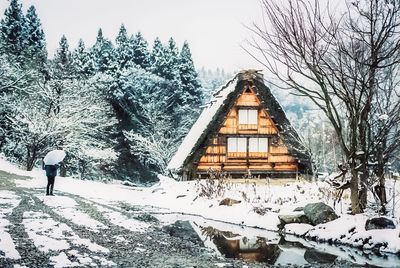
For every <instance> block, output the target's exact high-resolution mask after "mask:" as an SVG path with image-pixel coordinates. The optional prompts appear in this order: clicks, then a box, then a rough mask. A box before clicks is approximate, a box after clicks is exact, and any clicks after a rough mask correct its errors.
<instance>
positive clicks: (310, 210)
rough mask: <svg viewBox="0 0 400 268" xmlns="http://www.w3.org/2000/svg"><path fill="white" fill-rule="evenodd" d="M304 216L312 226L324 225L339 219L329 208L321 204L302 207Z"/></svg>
mask: <svg viewBox="0 0 400 268" xmlns="http://www.w3.org/2000/svg"><path fill="white" fill-rule="evenodd" d="M304 214H305V215H306V217H307V218H308V219H309V220H310V222H311V224H312V225H317V224H321V223H326V222H329V221H333V220H336V219H337V218H339V217H338V215H336V213H335V211H334V210H333V209H332V208H331V207H330V206H328V205H326V204H325V203H322V202H319V203H311V204H307V205H306V206H305V207H304Z"/></svg>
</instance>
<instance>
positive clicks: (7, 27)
mask: <svg viewBox="0 0 400 268" xmlns="http://www.w3.org/2000/svg"><path fill="white" fill-rule="evenodd" d="M21 8H22V5H21V4H19V3H18V0H11V1H10V6H9V7H8V8H7V9H6V10H5V12H4V18H3V19H2V20H1V22H0V38H1V39H2V40H3V41H4V43H5V48H6V52H10V53H12V54H14V55H17V56H20V55H22V53H23V50H24V47H25V40H24V38H25V32H24V29H25V28H24V23H25V17H24V14H23V13H22V9H21Z"/></svg>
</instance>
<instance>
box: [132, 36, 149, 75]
mask: <svg viewBox="0 0 400 268" xmlns="http://www.w3.org/2000/svg"><path fill="white" fill-rule="evenodd" d="M130 42H131V46H132V50H133V58H132V60H133V62H134V63H135V64H136V65H138V66H140V67H141V68H143V69H145V70H148V69H149V68H150V52H149V50H148V43H147V41H146V40H145V39H144V38H143V36H142V34H141V32H138V33H137V34H136V35H132V36H131V38H130Z"/></svg>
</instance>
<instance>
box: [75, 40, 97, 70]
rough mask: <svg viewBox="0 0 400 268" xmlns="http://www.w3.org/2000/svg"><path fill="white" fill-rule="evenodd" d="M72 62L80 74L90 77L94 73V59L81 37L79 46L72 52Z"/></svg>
mask: <svg viewBox="0 0 400 268" xmlns="http://www.w3.org/2000/svg"><path fill="white" fill-rule="evenodd" d="M72 62H73V67H74V70H75V72H76V73H77V74H78V75H79V76H83V77H88V76H90V75H93V74H94V64H93V59H92V58H91V57H90V54H89V52H88V51H87V50H86V47H85V43H84V42H83V40H82V39H79V42H78V47H77V48H76V49H75V50H74V51H73V52H72Z"/></svg>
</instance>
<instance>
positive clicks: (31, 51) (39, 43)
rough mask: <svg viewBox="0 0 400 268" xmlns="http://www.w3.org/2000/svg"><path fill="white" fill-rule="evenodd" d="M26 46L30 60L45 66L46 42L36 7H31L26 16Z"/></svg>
mask: <svg viewBox="0 0 400 268" xmlns="http://www.w3.org/2000/svg"><path fill="white" fill-rule="evenodd" d="M24 27H25V35H26V38H25V46H26V53H27V55H28V57H29V58H30V59H35V61H36V63H37V64H43V63H44V62H45V61H46V59H47V50H46V40H45V36H44V32H43V29H42V24H41V23H40V19H39V17H38V16H37V14H36V9H35V7H34V6H30V7H29V9H28V11H27V13H26V16H25V25H24Z"/></svg>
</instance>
